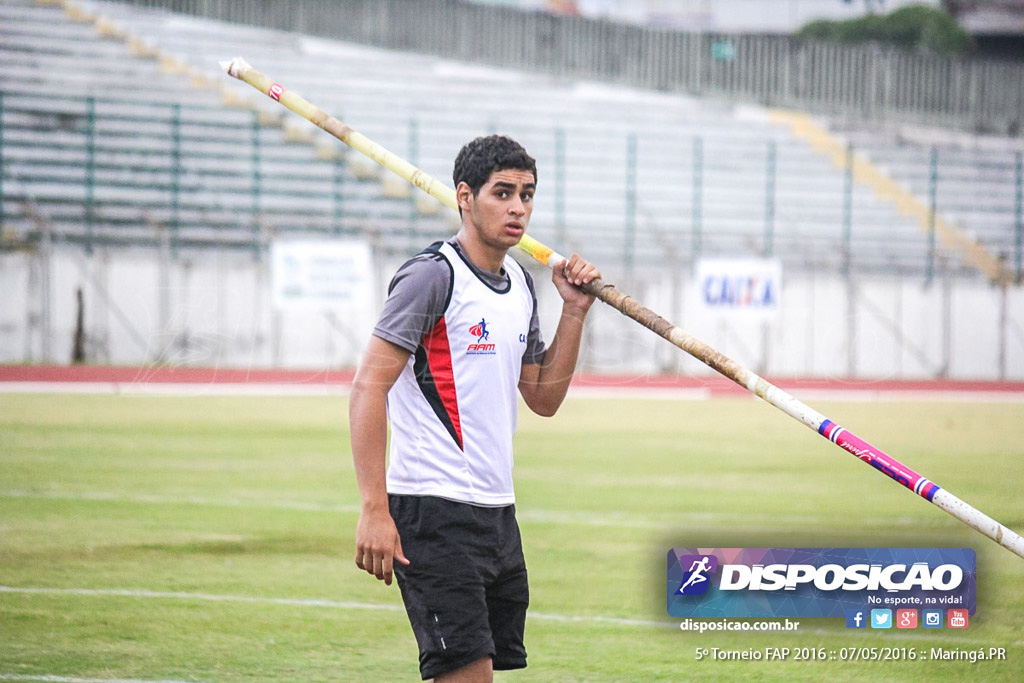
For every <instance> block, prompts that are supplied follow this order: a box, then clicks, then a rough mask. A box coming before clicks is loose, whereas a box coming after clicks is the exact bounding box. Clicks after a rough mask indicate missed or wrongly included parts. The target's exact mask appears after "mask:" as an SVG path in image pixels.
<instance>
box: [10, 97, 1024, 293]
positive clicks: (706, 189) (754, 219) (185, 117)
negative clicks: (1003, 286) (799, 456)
mask: <svg viewBox="0 0 1024 683" xmlns="http://www.w3.org/2000/svg"><path fill="white" fill-rule="evenodd" d="M396 125H405V126H407V138H406V139H407V141H408V152H409V155H410V157H412V158H413V159H414V160H416V161H417V162H419V161H423V162H428V163H429V162H431V161H433V160H432V159H430V158H426V157H425V155H428V154H430V151H429V149H428V148H426V147H425V145H424V143H425V142H428V141H430V140H432V139H434V138H435V137H437V133H438V131H436V130H426V129H424V124H423V122H422V121H418V120H416V119H413V120H411V121H410V120H408V119H406V120H404V122H399V123H398V124H396ZM432 125H433V126H438V125H442V124H438V123H434V124H432ZM534 135H535V137H536V139H538V140H546V141H548V146H547V147H544V146H541V147H540V149H536V148H534V149H535V152H534V153H535V154H536V155H537V156H538V158H540V159H541V162H540V163H541V166H547V167H551V166H553V167H554V168H553V173H552V174H551V175H547V174H546V173H544V172H542V177H551V178H553V181H552V182H551V184H550V185H545V186H544V192H545V193H549V194H547V195H546V197H545V198H544V201H543V202H539V204H538V208H537V209H536V210H535V219H534V225H535V226H537V227H535V228H534V229H535V230H538V231H540V232H539V233H538V234H540V235H543V234H545V233H544V232H543V231H544V230H553V231H554V235H553V237H554V243H555V244H556V245H557V246H558V247H564V246H567V245H570V244H576V245H586V248H587V250H588V254H592V255H593V256H601V257H602V258H604V259H606V260H608V261H609V262H610V263H612V264H614V265H615V266H621V267H622V268H623V269H624V270H625V271H626V272H627V273H629V274H632V271H633V269H634V267H636V266H637V265H638V264H641V263H642V264H644V266H645V267H646V266H648V265H672V264H676V265H678V264H679V263H686V262H690V263H693V262H695V261H696V260H698V259H700V258H702V257H704V256H721V255H741V256H777V257H779V258H783V259H786V260H788V261H789V262H791V263H792V265H793V267H794V268H801V267H807V266H808V265H809V264H811V263H821V264H823V265H824V266H825V267H836V268H838V269H840V270H841V271H842V272H844V273H846V274H852V273H854V272H868V271H871V270H874V271H875V272H883V271H884V272H889V271H890V270H891V269H892V268H893V267H896V268H903V269H905V270H910V271H913V272H916V273H920V274H922V276H923V277H924V278H925V280H926V281H927V280H930V279H931V278H932V277H933V276H934V274H935V267H936V262H937V257H938V255H939V254H940V253H941V254H943V255H944V260H943V263H944V264H946V265H947V267H948V265H949V263H951V262H953V263H954V265H953V266H952V267H953V269H954V270H956V269H957V268H958V266H956V265H955V254H952V253H950V252H948V250H947V251H945V252H940V249H942V248H943V247H941V246H940V245H939V243H938V240H937V230H936V226H937V217H938V216H943V217H944V218H943V220H944V221H945V222H947V223H948V222H950V221H948V220H946V218H945V217H946V216H950V215H951V216H957V215H959V214H964V215H969V214H972V213H973V214H981V215H983V216H985V217H987V219H988V224H987V225H988V227H985V226H984V225H978V226H974V225H972V224H965V225H964V227H965V228H968V229H971V230H973V231H975V232H976V233H977V234H978V235H979V239H980V240H981V241H982V242H983V243H984V244H985V245H986V246H987V247H988V248H989V249H991V250H992V251H994V252H996V253H997V254H999V255H1001V256H1005V260H1006V265H1007V268H1012V273H1013V276H1014V279H1015V280H1016V281H1017V282H1020V280H1021V276H1022V270H1024V217H1022V213H1024V187H1022V186H1024V169H1022V160H1021V153H1019V152H1018V153H1016V154H1010V153H1004V154H1003V155H1002V156H1000V157H999V158H998V159H996V158H995V157H994V156H993V157H991V158H989V157H986V158H985V159H983V160H982V161H978V162H971V161H969V160H967V161H965V160H961V161H959V162H957V161H956V159H955V157H954V153H953V152H952V151H951V152H949V153H947V152H942V153H940V151H939V150H938V149H937V148H932V149H924V150H920V151H919V152H918V154H919V156H918V158H919V159H921V157H922V156H923V160H921V161H919V162H914V163H910V162H907V163H906V164H905V165H906V166H907V169H908V171H907V172H908V173H910V175H911V177H909V178H908V179H907V184H908V185H909V186H914V183H917V189H916V194H917V197H918V198H919V201H920V202H921V204H922V205H923V206H927V207H928V210H929V213H928V225H926V226H920V225H916V224H914V223H913V222H912V221H910V220H909V219H906V218H902V219H901V218H899V217H898V215H897V213H896V209H895V207H894V206H893V207H890V213H889V214H886V213H885V202H884V200H883V199H879V198H877V197H875V198H874V199H871V197H870V196H868V195H870V188H867V187H865V186H862V185H859V184H858V183H857V182H856V177H855V175H856V174H855V172H854V171H855V166H856V165H855V163H854V154H855V150H854V148H853V146H848V147H847V149H846V158H845V165H844V166H843V167H841V168H837V169H831V170H823V169H824V168H826V167H827V164H826V162H825V161H824V160H823V159H822V160H821V161H822V163H821V164H819V166H815V167H807V168H802V167H798V166H795V165H794V164H795V163H796V162H794V159H795V158H796V157H797V156H801V158H803V157H806V156H808V154H809V151H808V150H807V148H806V147H801V146H800V145H799V144H798V143H795V142H794V143H792V144H789V143H783V142H780V141H778V140H776V139H774V138H771V137H766V138H764V139H760V140H757V139H752V140H749V141H745V142H742V143H737V142H735V141H729V140H725V141H723V140H722V139H720V138H715V137H713V136H710V135H692V134H689V133H683V134H681V135H680V137H678V138H676V139H674V140H667V139H665V138H664V137H663V135H662V134H659V137H658V138H657V139H655V138H653V137H651V136H650V135H646V136H645V132H644V131H632V132H631V131H628V130H627V131H623V133H622V137H621V138H620V140H621V143H620V144H621V145H622V146H621V147H618V146H617V145H616V143H615V140H613V139H609V136H608V135H607V134H602V137H601V139H602V147H604V148H607V149H609V150H611V149H617V150H621V151H620V152H616V153H619V154H621V156H620V157H618V159H620V161H617V162H615V163H619V164H622V166H620V167H619V169H616V168H615V166H614V165H613V166H607V165H606V167H602V168H598V169H595V168H594V162H593V161H591V159H590V158H589V157H588V156H587V155H588V154H594V153H595V151H594V150H593V149H592V147H593V146H592V145H588V144H586V143H581V142H580V140H579V136H580V135H581V134H580V133H574V132H570V131H567V130H565V129H562V128H555V129H552V130H549V131H539V132H535V133H534ZM285 138H286V136H285V135H284V131H283V129H282V127H281V126H280V125H279V124H278V123H276V122H274V121H268V120H266V119H265V118H264V119H261V116H260V115H259V114H257V113H255V112H252V111H248V110H225V109H204V108H203V107H199V106H192V105H185V104H180V103H171V104H167V103H154V102H139V101H128V100H113V99H105V98H96V97H89V98H72V97H68V98H47V99H45V100H44V99H43V98H39V97H32V96H27V95H16V94H11V93H0V193H2V194H0V196H2V198H3V201H0V228H2V232H0V234H2V235H3V240H2V241H0V248H9V247H10V246H11V245H12V244H15V243H16V242H17V241H18V240H21V241H22V242H26V243H30V242H32V241H38V240H40V239H41V235H42V231H41V230H40V229H39V228H38V226H34V227H33V225H32V221H33V220H35V219H33V218H31V217H29V215H28V213H27V210H26V209H25V208H24V207H28V206H33V205H34V206H36V207H38V208H40V209H41V211H37V212H35V215H37V216H38V215H43V216H47V217H49V218H48V220H51V221H52V222H53V223H54V226H52V227H53V228H54V229H53V230H52V232H53V234H54V236H55V238H56V239H62V240H64V241H66V242H73V243H79V244H81V245H82V246H83V247H84V249H85V250H86V251H87V252H91V251H92V250H93V249H94V248H95V246H96V245H98V244H106V243H119V244H149V245H159V244H164V243H165V240H166V243H167V244H168V245H169V246H170V250H171V253H172V254H175V255H176V254H177V253H178V251H179V250H180V249H181V248H184V247H198V246H203V245H207V246H211V245H220V246H223V245H233V246H235V247H241V248H248V249H251V250H252V251H253V253H254V255H255V256H256V257H259V256H260V255H261V254H262V253H263V250H264V249H265V248H266V245H267V240H268V239H270V238H272V237H273V236H274V235H279V234H282V233H285V232H289V231H302V232H306V233H316V234H321V235H335V236H336V235H344V234H355V233H357V232H359V231H361V230H363V229H365V227H366V226H367V224H369V225H370V226H372V227H373V230H374V231H375V232H376V233H378V234H381V235H383V236H384V237H385V239H383V240H381V241H380V242H379V243H380V244H382V245H383V246H384V248H387V249H392V250H395V251H405V252H408V251H409V250H410V249H415V248H416V247H417V245H419V246H422V243H423V242H424V241H425V240H426V239H428V238H429V239H437V238H439V237H443V236H444V235H445V234H448V232H450V227H451V224H450V222H449V223H442V222H441V221H442V219H439V218H437V217H431V216H429V215H426V214H423V215H421V213H420V211H419V210H418V208H417V204H416V199H417V197H416V195H415V194H413V195H412V199H411V200H410V199H407V198H389V197H387V196H386V194H385V193H384V192H383V191H381V189H380V187H379V186H376V185H375V186H374V187H375V188H376V190H375V192H376V194H375V195H374V194H373V192H371V193H370V196H369V198H367V193H366V192H362V194H359V193H358V192H355V190H357V189H358V187H359V185H358V183H357V182H354V181H353V178H354V176H352V175H350V174H349V172H348V166H347V165H346V163H345V162H344V161H343V159H342V157H341V155H340V154H338V153H337V150H336V149H334V151H333V153H331V154H328V155H324V154H318V150H317V149H316V148H315V147H314V144H310V143H309V142H289V141H287V140H286V139H285ZM673 150H674V151H673ZM602 154H603V152H602ZM421 157H424V158H422V159H421ZM723 159H725V161H723ZM747 160H752V161H747ZM446 163H450V161H447V162H446ZM601 163H606V162H601ZM800 163H807V162H804V161H801V162H800ZM957 163H959V164H960V166H956V165H955V164H957ZM972 164H974V165H972ZM947 169H948V170H947ZM582 173H586V177H587V178H588V179H590V178H594V177H595V176H597V175H599V176H600V178H604V179H605V180H603V181H602V180H600V179H598V180H594V181H590V180H588V182H585V183H577V182H574V178H575V177H576V174H582ZM957 173H960V174H961V175H963V174H965V173H966V174H967V175H968V176H970V175H971V174H975V175H979V176H981V175H986V177H990V178H994V180H992V181H991V182H993V183H994V185H993V188H994V189H993V190H992V192H993V193H994V194H993V196H992V197H991V198H990V197H986V196H985V193H982V192H974V191H971V190H970V188H967V190H964V189H963V188H961V187H959V186H958V185H957V182H958V181H956V177H957V175H956V174H957ZM915 174H916V175H915ZM915 177H916V180H915ZM618 179H622V180H621V181H620V180H618ZM623 181H624V182H623ZM602 182H603V183H605V185H600V183H602ZM620 183H621V184H620ZM812 183H817V185H815V186H814V187H817V188H821V189H808V188H806V187H804V186H805V185H810V184H812ZM823 183H824V185H823ZM606 185H615V186H618V187H619V188H620V189H618V190H617V191H615V192H609V191H608V190H607V189H606V187H605V186H606ZM581 186H582V187H583V189H580V188H581ZM826 186H827V187H826ZM828 188H831V189H828ZM762 193H763V195H762ZM552 195H553V196H552ZM357 196H358V197H361V198H357ZM655 205H656V206H658V207H659V208H658V209H652V208H650V207H652V206H655ZM661 207H668V208H661ZM812 212H818V213H820V214H822V216H824V217H822V218H815V217H814V216H813V215H811V216H810V217H808V214H809V213H812ZM872 212H874V214H876V215H878V216H882V218H876V219H871V218H869V216H868V214H870V213H872ZM872 220H875V221H876V222H877V221H878V220H885V221H893V223H892V225H885V226H882V228H881V229H883V231H884V232H883V233H882V234H880V235H878V234H876V235H874V236H872V235H871V234H869V233H870V229H872V226H871V221H872ZM898 220H902V221H903V223H902V224H897V223H895V221H898ZM439 225H440V229H441V232H437V230H438V227H439ZM381 226H383V227H381ZM389 226H390V227H389ZM873 229H875V230H876V231H877V230H878V229H879V227H878V226H874V227H873ZM430 231H434V232H432V233H431V232H430ZM548 234H549V238H548V239H550V236H551V235H550V233H548ZM666 245H669V247H670V248H666ZM669 251H671V253H672V256H671V258H669ZM830 258H831V259H832V261H831V264H832V265H831V266H829V263H830V261H829V259H830ZM670 261H671V263H670ZM893 264H895V266H894V265H893ZM964 270H965V271H966V267H965V268H964Z"/></svg>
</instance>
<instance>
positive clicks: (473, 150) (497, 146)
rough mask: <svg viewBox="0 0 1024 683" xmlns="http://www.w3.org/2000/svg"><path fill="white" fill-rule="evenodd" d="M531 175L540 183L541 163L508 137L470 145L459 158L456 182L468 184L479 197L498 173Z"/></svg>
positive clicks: (475, 142)
mask: <svg viewBox="0 0 1024 683" xmlns="http://www.w3.org/2000/svg"><path fill="white" fill-rule="evenodd" d="M505 169H513V170H517V171H530V172H531V173H533V180H534V182H535V183H536V181H537V161H536V160H535V159H534V158H533V157H531V156H530V155H529V154H527V153H526V150H525V149H524V148H523V146H522V145H520V144H519V143H518V142H516V141H515V140H513V139H512V138H510V137H507V136H505V135H488V136H486V137H479V138H476V139H475V140H472V141H470V142H467V143H466V144H465V145H464V146H463V147H462V149H461V150H459V155H458V156H457V157H455V169H454V171H453V172H452V180H453V181H455V187H458V186H459V183H463V182H464V183H466V184H467V185H469V188H470V189H471V190H472V191H473V196H474V197H475V196H476V195H477V193H478V192H480V188H481V187H483V186H484V185H485V184H486V183H487V180H488V179H489V178H490V177H491V174H492V173H494V172H495V171H504V170H505Z"/></svg>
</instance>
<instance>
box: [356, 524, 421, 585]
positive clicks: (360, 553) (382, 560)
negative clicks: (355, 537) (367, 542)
mask: <svg viewBox="0 0 1024 683" xmlns="http://www.w3.org/2000/svg"><path fill="white" fill-rule="evenodd" d="M355 559H356V566H357V567H359V568H360V569H362V570H363V571H365V572H366V573H367V574H372V575H373V576H375V577H376V578H377V579H378V580H380V581H383V582H384V584H385V585H387V586H390V585H391V582H392V580H393V579H394V561H395V560H398V562H399V563H400V564H403V565H406V566H408V565H409V564H410V562H409V559H408V558H407V557H406V556H405V553H404V552H403V551H402V541H401V539H400V538H398V536H397V535H396V536H395V543H394V546H393V547H392V548H387V547H383V548H373V547H363V546H362V545H357V546H356V558H355Z"/></svg>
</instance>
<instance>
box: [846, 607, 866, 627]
mask: <svg viewBox="0 0 1024 683" xmlns="http://www.w3.org/2000/svg"><path fill="white" fill-rule="evenodd" d="M867 622H868V619H867V614H866V612H865V611H864V610H862V609H848V610H846V628H867Z"/></svg>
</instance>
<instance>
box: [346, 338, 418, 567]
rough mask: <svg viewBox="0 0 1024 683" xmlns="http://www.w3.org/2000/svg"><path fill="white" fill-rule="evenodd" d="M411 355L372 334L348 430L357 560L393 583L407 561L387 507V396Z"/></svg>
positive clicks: (353, 397) (355, 389)
mask: <svg viewBox="0 0 1024 683" xmlns="http://www.w3.org/2000/svg"><path fill="white" fill-rule="evenodd" d="M408 359H409V352H408V351H406V350H405V349H403V348H401V347H400V346H397V345H395V344H392V343H391V342H388V341H385V340H383V339H381V338H379V337H376V336H374V337H370V343H369V344H367V347H366V352H365V354H364V355H363V361H362V363H360V364H359V369H358V370H357V371H356V376H355V379H354V380H353V382H352V394H351V396H350V398H349V409H348V414H349V430H350V438H351V441H352V460H353V462H354V464H355V470H356V481H357V482H358V484H359V495H360V497H361V498H362V509H361V511H360V513H359V524H358V526H357V527H356V566H357V567H359V568H360V569H362V570H364V571H366V572H367V573H369V574H373V575H374V576H376V577H377V578H378V579H380V580H381V581H383V582H384V583H385V584H387V585H389V586H390V585H391V579H392V576H393V570H394V561H395V560H398V561H399V562H401V563H402V564H409V560H408V559H406V557H405V554H404V553H403V552H402V540H401V538H399V536H398V530H397V529H396V528H395V523H394V520H392V519H391V513H390V511H389V509H388V494H387V487H386V483H385V475H386V465H385V461H386V450H387V396H388V391H389V390H390V389H391V387H392V385H394V383H395V381H397V379H398V376H399V375H400V374H401V372H402V368H403V367H405V364H406V362H407V361H408Z"/></svg>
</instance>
